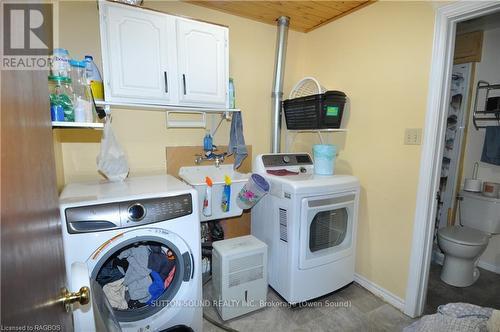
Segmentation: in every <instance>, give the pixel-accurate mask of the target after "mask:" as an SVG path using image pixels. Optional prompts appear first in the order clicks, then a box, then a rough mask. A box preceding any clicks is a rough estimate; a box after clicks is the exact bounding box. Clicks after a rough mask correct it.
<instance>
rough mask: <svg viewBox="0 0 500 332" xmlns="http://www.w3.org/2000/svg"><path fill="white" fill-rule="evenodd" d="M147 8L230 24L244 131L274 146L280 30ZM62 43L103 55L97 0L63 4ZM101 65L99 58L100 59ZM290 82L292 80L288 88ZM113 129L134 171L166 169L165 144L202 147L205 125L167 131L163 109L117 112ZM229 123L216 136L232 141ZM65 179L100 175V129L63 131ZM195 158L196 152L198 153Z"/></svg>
mask: <svg viewBox="0 0 500 332" xmlns="http://www.w3.org/2000/svg"><path fill="white" fill-rule="evenodd" d="M145 6H146V7H150V8H154V9H158V10H161V11H165V12H169V13H173V14H180V15H186V16H190V17H194V18H198V19H204V20H208V21H211V22H215V23H220V24H225V25H228V26H229V41H230V43H229V44H230V47H229V53H230V68H229V69H230V70H229V71H230V76H231V77H233V78H234V80H235V85H236V104H237V107H238V108H241V109H242V110H243V122H244V134H245V139H246V142H247V144H251V145H253V151H254V153H263V152H266V151H268V150H269V147H270V131H271V127H270V119H271V98H270V96H271V86H272V81H273V69H274V52H275V42H276V28H275V27H273V26H271V25H267V24H263V23H258V22H254V21H251V20H247V19H244V18H240V17H236V16H233V15H228V14H224V13H221V12H217V11H213V10H208V9H205V8H202V7H198V6H194V5H190V4H186V3H181V2H176V1H162V2H160V1H146V3H145ZM59 13H60V22H59V23H60V24H59V30H60V31H59V36H60V43H59V45H60V46H61V47H65V48H67V49H68V50H69V51H70V54H71V56H72V57H76V58H82V57H83V56H84V55H85V54H92V55H94V56H95V58H96V59H99V58H100V41H99V21H98V12H97V7H96V2H95V1H84V2H82V1H78V2H73V1H71V2H68V1H67V2H61V4H60V6H59ZM301 38H303V34H302V33H297V32H293V31H292V32H290V34H289V49H288V50H289V54H288V57H287V72H289V73H290V74H289V75H287V76H289V77H291V78H293V77H297V76H298V74H295V75H293V74H292V73H294V72H296V68H299V66H296V65H295V63H296V62H297V56H298V52H297V51H296V50H295V49H294V48H295V45H299V44H300V43H299V41H298V40H299V39H301ZM96 62H97V63H98V65H99V66H100V61H99V60H97V61H96ZM289 85H290V84H289V83H288V82H287V86H289ZM113 129H114V131H115V134H116V136H117V138H118V139H119V141H120V142H121V144H122V145H123V147H124V149H125V151H126V153H127V155H128V159H129V163H130V170H131V174H132V175H133V174H140V173H146V172H147V173H151V172H165V171H166V167H165V162H166V160H165V146H167V145H168V146H178V145H200V144H201V142H202V138H203V135H204V133H205V131H204V130H203V129H168V130H167V129H166V126H165V114H164V113H163V112H155V111H143V110H117V109H116V110H113ZM228 135H229V124H228V123H224V124H223V126H222V127H221V128H220V129H219V132H218V134H217V136H216V138H215V143H216V144H227V141H228ZM59 139H60V141H61V149H62V156H63V164H64V175H63V176H64V180H65V182H66V183H68V182H71V181H81V180H89V179H98V178H99V175H98V174H97V170H96V162H95V158H96V155H97V154H98V152H99V141H100V132H99V131H95V132H94V131H91V130H59ZM193 159H194V156H193Z"/></svg>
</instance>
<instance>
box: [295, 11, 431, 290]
mask: <svg viewBox="0 0 500 332" xmlns="http://www.w3.org/2000/svg"><path fill="white" fill-rule="evenodd" d="M433 24H434V9H433V7H432V5H431V4H430V3H425V2H377V3H375V4H373V5H371V6H368V7H366V8H364V9H362V10H360V11H358V12H355V13H354V14H351V15H347V16H345V17H343V18H341V19H340V20H337V21H334V22H333V23H331V24H328V25H326V26H324V27H322V28H319V29H317V30H314V31H312V32H310V33H308V34H307V35H306V39H305V47H304V48H303V49H302V53H301V56H302V57H305V58H307V62H306V63H305V64H304V65H305V67H304V72H303V74H304V75H311V76H314V77H316V78H318V79H319V81H320V82H321V83H322V84H323V85H324V86H325V87H326V88H327V89H329V90H341V91H345V92H346V93H347V95H348V96H349V99H350V111H349V114H347V115H348V118H346V120H347V121H346V122H345V123H344V125H345V126H346V128H348V129H349V132H347V133H345V134H340V133H338V134H334V135H335V136H334V137H333V141H334V143H335V144H338V146H339V148H340V152H339V156H338V158H339V160H338V162H337V170H338V171H337V172H338V173H350V174H354V175H355V176H357V177H359V179H360V181H361V186H362V194H361V202H360V203H361V206H360V211H359V212H360V214H359V228H358V246H357V264H356V272H357V273H359V274H361V275H362V276H364V277H366V278H367V279H369V280H370V281H373V282H374V283H376V284H378V285H380V286H382V287H384V288H386V289H387V290H389V291H391V292H393V293H394V294H395V295H397V296H399V297H401V298H403V299H404V296H405V291H406V283H407V277H408V267H409V265H408V264H409V257H410V249H411V240H412V230H413V219H414V213H415V202H416V191H417V182H418V173H419V162H420V150H421V147H420V146H415V145H403V134H404V130H405V128H422V127H423V125H424V117H425V112H426V100H427V89H428V80H429V71H430V62H431V49H432V38H433ZM313 138H314V141H315V142H317V139H316V138H315V137H313ZM297 145H302V146H307V144H303V142H302V144H301V142H300V141H299V142H298V143H297ZM309 146H310V145H309ZM301 149H302V147H301Z"/></svg>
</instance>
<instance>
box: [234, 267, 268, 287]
mask: <svg viewBox="0 0 500 332" xmlns="http://www.w3.org/2000/svg"><path fill="white" fill-rule="evenodd" d="M263 277H264V267H263V266H258V267H254V268H252V269H248V270H245V271H240V272H235V273H231V274H230V275H229V279H228V282H229V287H235V286H239V285H241V284H246V283H247V282H250V281H254V280H259V279H262V278H263Z"/></svg>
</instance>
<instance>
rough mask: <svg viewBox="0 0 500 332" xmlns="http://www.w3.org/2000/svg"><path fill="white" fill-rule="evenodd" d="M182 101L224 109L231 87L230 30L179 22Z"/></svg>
mask: <svg viewBox="0 0 500 332" xmlns="http://www.w3.org/2000/svg"><path fill="white" fill-rule="evenodd" d="M176 27H177V59H178V68H179V69H178V70H179V101H180V104H183V105H193V106H220V107H225V106H226V104H227V103H226V101H227V87H228V84H229V83H228V80H229V78H228V48H227V40H228V29H227V28H225V27H221V26H217V25H214V24H208V23H203V22H199V21H193V20H186V19H180V18H178V19H177V24H176Z"/></svg>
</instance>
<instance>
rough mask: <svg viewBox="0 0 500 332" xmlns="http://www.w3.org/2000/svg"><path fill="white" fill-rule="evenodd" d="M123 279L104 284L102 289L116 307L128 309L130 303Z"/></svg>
mask: <svg viewBox="0 0 500 332" xmlns="http://www.w3.org/2000/svg"><path fill="white" fill-rule="evenodd" d="M123 280H124V278H122V279H119V280H116V281H113V282H110V283H109V284H106V285H104V287H103V288H102V290H103V291H104V294H106V297H107V298H108V301H109V304H111V306H112V307H113V308H115V309H120V310H125V309H128V303H127V301H126V300H125V285H124V284H123Z"/></svg>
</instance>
